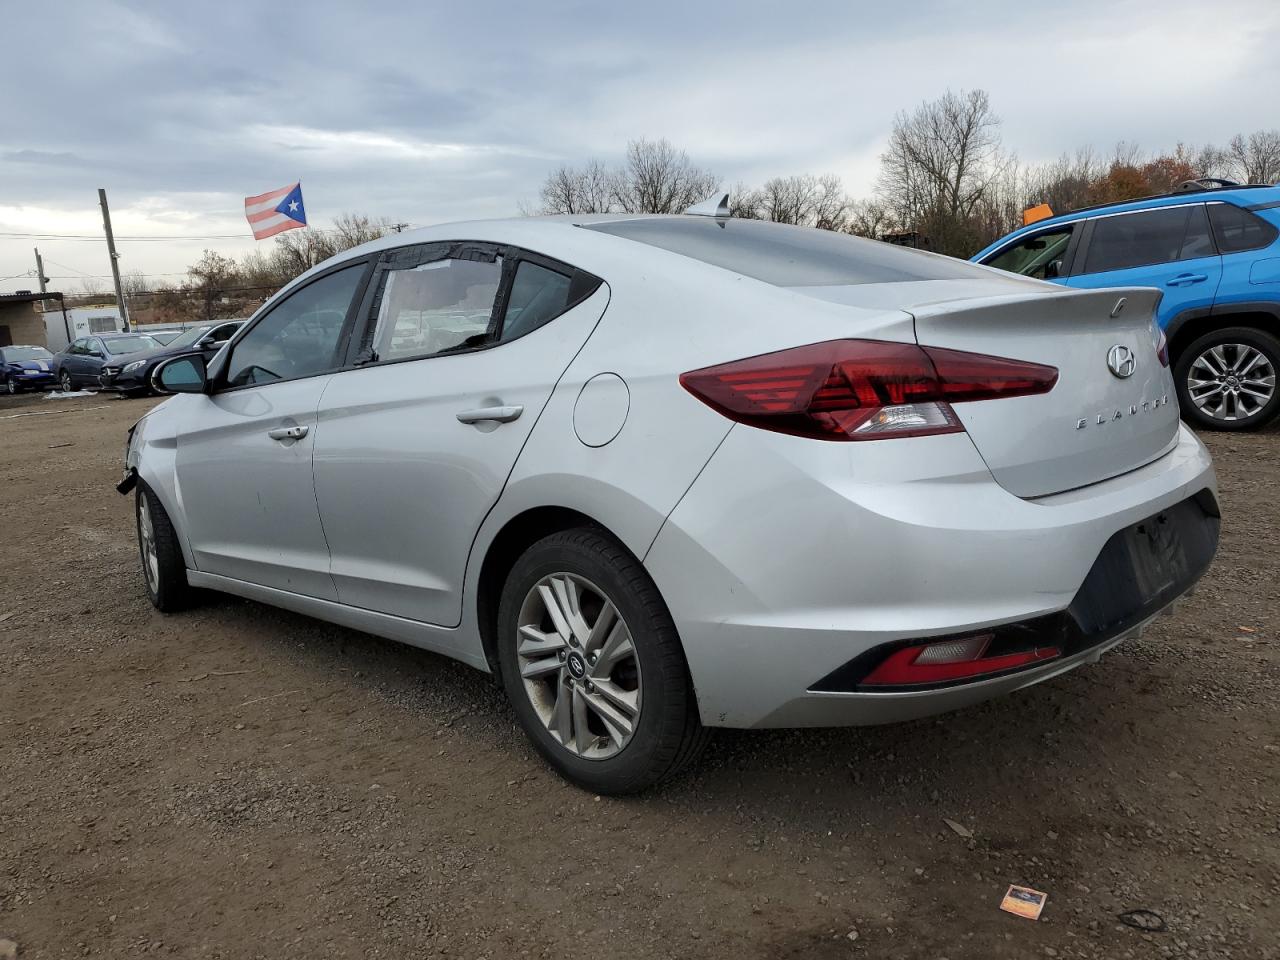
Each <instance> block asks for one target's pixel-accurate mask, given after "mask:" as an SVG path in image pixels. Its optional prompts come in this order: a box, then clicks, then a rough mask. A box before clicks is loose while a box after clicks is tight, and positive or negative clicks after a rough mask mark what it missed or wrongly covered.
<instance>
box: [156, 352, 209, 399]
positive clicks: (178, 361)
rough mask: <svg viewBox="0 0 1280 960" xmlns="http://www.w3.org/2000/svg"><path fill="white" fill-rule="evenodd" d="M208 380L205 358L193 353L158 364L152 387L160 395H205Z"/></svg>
mask: <svg viewBox="0 0 1280 960" xmlns="http://www.w3.org/2000/svg"><path fill="white" fill-rule="evenodd" d="M208 379H209V376H208V372H207V370H206V368H205V360H204V357H203V356H201V355H200V354H198V353H191V354H183V355H182V356H180V357H173V358H172V359H169V360H166V361H164V362H163V363H161V364H158V365H157V366H156V368H155V370H154V371H153V372H152V374H151V386H152V387H154V388H155V390H156V391H157V392H158V393H204V388H205V384H206V383H207V382H208Z"/></svg>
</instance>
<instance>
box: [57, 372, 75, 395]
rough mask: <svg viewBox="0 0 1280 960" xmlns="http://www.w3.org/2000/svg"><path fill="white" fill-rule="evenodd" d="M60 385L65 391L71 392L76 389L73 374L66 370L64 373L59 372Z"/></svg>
mask: <svg viewBox="0 0 1280 960" xmlns="http://www.w3.org/2000/svg"><path fill="white" fill-rule="evenodd" d="M58 385H59V386H60V387H62V392H63V393H70V392H71V391H72V390H74V389H75V384H73V383H72V382H71V374H70V373H68V372H67V371H66V370H63V371H62V373H60V374H58Z"/></svg>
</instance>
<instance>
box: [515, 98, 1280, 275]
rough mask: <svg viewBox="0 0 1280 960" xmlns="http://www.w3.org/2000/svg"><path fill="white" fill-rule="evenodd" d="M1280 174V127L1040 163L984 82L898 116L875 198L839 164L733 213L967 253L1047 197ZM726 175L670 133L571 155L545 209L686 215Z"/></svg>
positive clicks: (1112, 194)
mask: <svg viewBox="0 0 1280 960" xmlns="http://www.w3.org/2000/svg"><path fill="white" fill-rule="evenodd" d="M1202 177H1218V178H1222V179H1228V180H1236V181H1239V182H1241V183H1276V182H1277V181H1280V130H1259V131H1257V132H1255V133H1252V134H1248V135H1244V134H1240V135H1238V136H1235V137H1233V138H1232V139H1231V140H1230V142H1228V143H1227V144H1226V145H1225V146H1213V145H1209V146H1205V147H1201V148H1192V147H1188V146H1187V145H1185V144H1179V145H1178V146H1177V147H1176V148H1174V150H1172V151H1170V152H1166V153H1159V154H1154V155H1148V154H1146V153H1145V152H1144V151H1143V150H1141V149H1140V148H1139V147H1138V146H1137V145H1135V144H1129V143H1120V144H1117V145H1116V147H1115V148H1114V150H1113V151H1112V152H1111V153H1110V154H1108V155H1101V154H1099V153H1097V152H1095V151H1094V149H1093V148H1091V147H1085V148H1082V149H1080V150H1078V151H1077V152H1076V153H1074V154H1071V155H1065V156H1062V157H1060V158H1059V159H1057V160H1055V161H1052V162H1049V163H1041V164H1026V163H1022V162H1020V161H1019V160H1018V158H1017V156H1016V154H1014V153H1013V152H1011V151H1009V150H1008V149H1006V147H1005V145H1004V142H1003V139H1002V136H1001V121H1000V117H999V116H998V115H997V114H996V113H995V111H994V109H993V108H992V106H991V100H990V97H989V96H988V95H987V93H986V92H985V91H982V90H972V91H961V92H958V93H956V92H951V91H948V92H947V93H945V94H943V95H942V96H941V97H939V98H937V99H936V100H931V101H927V102H925V103H922V104H920V105H919V106H918V107H916V108H915V109H913V110H907V111H902V112H900V113H898V114H897V116H896V117H895V118H894V122H893V128H892V131H891V133H890V136H889V142H888V146H887V147H886V149H885V151H884V153H883V154H882V155H881V157H880V171H879V175H878V177H877V180H876V184H875V189H874V190H873V192H872V193H871V195H870V196H868V197H864V198H857V199H855V198H853V197H852V196H850V195H849V193H848V192H847V191H846V190H845V188H844V185H843V183H842V182H841V180H840V178H839V177H838V176H836V175H835V174H830V173H828V174H822V175H814V174H797V175H789V176H777V177H772V178H770V179H769V180H766V181H765V182H764V183H763V184H760V185H759V186H752V185H749V184H743V183H738V184H735V185H734V186H732V187H730V188H729V190H728V192H729V201H730V208H731V213H732V215H733V216H735V217H749V218H753V219H758V220H772V221H775V222H778V223H790V224H799V225H802V226H810V227H818V228H821V229H826V230H840V231H844V232H847V233H853V234H857V235H859V236H865V237H872V238H875V239H892V240H895V241H898V242H906V243H911V244H913V245H917V246H922V247H925V248H927V249H930V250H935V251H937V252H939V253H945V254H949V255H951V256H957V257H969V256H971V255H973V254H974V253H976V252H977V251H978V250H980V249H981V248H982V247H984V246H986V245H987V244H988V243H990V242H991V241H992V240H995V239H997V238H998V237H1001V236H1003V235H1004V234H1006V233H1008V232H1009V231H1011V230H1014V229H1016V228H1017V227H1020V226H1022V213H1023V211H1024V210H1026V209H1027V208H1029V207H1033V206H1036V205H1038V204H1041V203H1047V204H1049V206H1050V207H1051V208H1052V209H1053V211H1054V212H1055V213H1065V212H1067V211H1069V210H1074V209H1078V208H1080V207H1083V206H1089V205H1091V204H1096V203H1109V202H1111V201H1114V200H1124V199H1130V198H1135V197H1141V196H1146V195H1150V194H1156V193H1165V192H1167V191H1169V190H1172V189H1173V188H1175V187H1176V186H1177V185H1178V184H1180V183H1183V182H1185V181H1187V180H1193V179H1198V178H1202ZM722 184H723V180H722V179H721V178H720V177H719V176H718V175H717V174H716V173H715V172H714V171H712V170H710V169H708V168H706V167H702V166H699V165H697V164H696V163H694V162H693V161H691V160H690V158H689V156H688V155H687V154H686V153H685V152H684V151H683V150H680V149H678V148H676V147H675V146H673V145H672V144H671V143H669V142H668V141H666V140H645V139H639V140H633V141H631V142H630V143H629V144H628V145H627V150H626V154H625V155H624V157H623V159H622V161H621V163H619V164H616V165H610V164H608V163H606V162H604V161H601V160H588V161H587V162H586V163H584V164H581V165H577V166H574V165H568V164H566V165H562V166H560V167H558V168H556V169H555V170H553V171H552V172H551V173H550V174H548V176H547V178H546V180H545V181H544V182H543V184H542V188H541V191H540V201H541V203H540V207H539V209H538V210H537V212H539V213H549V214H556V213H560V214H563V213H568V214H584V213H679V212H681V211H682V210H684V209H686V208H687V207H689V206H691V205H692V204H694V203H697V202H698V201H700V200H704V199H706V198H707V197H708V196H710V195H711V194H712V193H713V192H714V191H716V190H717V189H719V188H720V187H721V185H722Z"/></svg>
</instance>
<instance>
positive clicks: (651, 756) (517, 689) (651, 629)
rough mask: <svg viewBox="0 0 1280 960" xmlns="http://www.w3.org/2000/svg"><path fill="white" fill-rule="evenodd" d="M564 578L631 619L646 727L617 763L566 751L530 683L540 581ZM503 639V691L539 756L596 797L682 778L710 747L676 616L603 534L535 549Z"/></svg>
mask: <svg viewBox="0 0 1280 960" xmlns="http://www.w3.org/2000/svg"><path fill="white" fill-rule="evenodd" d="M559 573H564V574H570V575H574V576H578V577H582V578H585V579H586V580H589V581H591V583H592V584H594V585H597V586H598V587H599V588H600V590H601V591H602V593H603V595H604V596H606V597H607V598H608V600H609V601H610V602H611V603H612V604H613V605H614V606H615V607H616V609H617V612H618V614H619V615H620V616H621V618H622V620H623V621H625V623H626V625H627V628H628V630H629V632H630V634H631V642H632V645H633V647H634V649H635V657H636V659H637V661H638V665H639V677H638V680H637V682H638V686H639V691H640V692H639V696H640V704H641V708H640V711H639V719H638V720H637V721H636V722H635V726H634V731H633V733H632V734H631V737H630V739H629V740H628V741H627V742H626V744H625V745H624V746H623V747H622V748H621V750H620V751H619V752H617V753H616V754H614V755H613V756H611V757H609V758H607V759H588V758H586V757H583V756H579V755H577V754H576V753H574V752H572V751H570V750H569V749H568V748H566V747H565V746H563V745H562V744H561V742H560V740H559V739H557V738H556V737H555V736H553V735H552V733H551V732H550V730H548V728H547V725H546V724H545V723H544V722H543V720H542V719H541V717H540V716H539V714H538V712H537V710H536V709H535V707H534V705H533V702H532V700H531V698H530V694H529V693H528V692H527V691H526V689H525V684H524V680H523V678H522V677H521V675H520V666H519V659H518V655H517V652H516V648H517V643H518V617H519V615H520V611H521V607H522V605H523V604H524V602H525V598H526V596H527V595H528V594H529V593H530V591H531V590H533V588H534V586H535V585H536V584H538V582H539V581H540V580H542V579H543V578H544V577H546V576H549V575H552V574H559ZM498 631H499V632H498V659H499V666H500V669H501V673H502V679H503V686H504V687H505V688H506V692H507V696H508V697H509V698H510V700H511V703H512V705H513V707H514V708H515V712H516V716H517V718H518V719H519V721H520V725H521V726H522V727H523V728H524V730H525V733H526V734H527V735H528V736H529V739H530V740H532V741H533V743H534V745H535V746H536V747H537V749H538V752H539V753H541V754H542V756H543V757H544V758H545V759H546V760H547V762H548V763H549V764H550V765H551V766H552V767H554V768H555V769H556V770H557V771H558V772H559V773H560V774H561V775H562V776H563V777H564V778H565V779H567V780H569V781H570V782H572V783H574V784H577V785H578V786H580V787H582V788H584V789H586V790H590V791H592V792H593V793H600V794H614V795H616V794H627V793H635V792H638V791H640V790H644V789H646V788H648V787H651V786H653V785H654V784H656V783H658V782H659V781H662V780H665V779H667V778H669V777H671V776H674V775H675V774H677V773H678V772H680V771H681V770H682V769H683V768H685V767H686V766H688V765H689V764H690V763H691V762H693V760H695V759H696V758H697V756H698V754H700V753H701V752H702V750H703V748H704V747H705V746H706V743H707V741H708V739H709V731H707V730H706V729H704V728H703V726H702V725H701V723H700V722H699V720H698V710H697V702H696V698H695V696H694V691H693V684H692V682H691V681H690V679H689V670H688V666H687V665H686V663H685V658H684V649H683V648H682V647H681V645H680V638H679V636H678V635H677V633H676V628H675V624H674V623H673V622H672V619H671V614H670V613H669V612H668V610H667V607H666V604H665V603H664V602H663V600H662V597H661V595H660V594H659V593H658V588H657V587H656V586H655V585H654V583H653V581H652V580H651V579H650V577H649V575H648V573H646V572H645V569H644V567H643V566H641V565H640V563H639V561H637V560H636V559H635V557H633V556H632V555H631V554H630V553H628V552H627V551H626V550H625V549H624V548H623V547H622V546H621V545H619V544H618V543H617V542H616V541H614V540H613V539H611V538H610V537H608V536H607V535H606V534H605V533H604V532H603V531H600V530H596V529H592V528H587V527H583V528H578V529H573V530H565V531H562V532H560V533H555V534H552V535H551V536H548V537H546V538H544V539H542V540H539V541H538V542H537V543H535V544H533V546H531V547H529V549H528V550H526V551H525V552H524V554H523V555H522V556H521V557H520V559H519V560H517V561H516V563H515V566H513V567H512V569H511V572H510V573H509V574H508V576H507V581H506V584H505V585H504V587H503V590H502V598H501V601H500V602H499V605H498ZM592 662H593V663H594V662H595V660H594V658H592ZM553 682H554V681H553Z"/></svg>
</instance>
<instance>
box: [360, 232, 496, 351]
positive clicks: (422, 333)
mask: <svg viewBox="0 0 1280 960" xmlns="http://www.w3.org/2000/svg"><path fill="white" fill-rule="evenodd" d="M501 285H502V258H501V257H497V256H496V257H494V258H493V259H491V260H470V259H454V258H451V257H446V258H444V259H441V260H432V261H430V262H428V263H419V264H416V265H415V266H412V267H407V268H404V269H391V270H387V272H386V273H384V274H383V283H382V288H381V290H380V291H379V299H378V301H377V310H378V313H377V324H376V326H375V328H374V334H373V354H372V357H371V359H373V360H407V359H409V358H412V357H430V356H434V355H435V354H437V353H445V352H446V351H452V350H460V349H468V348H470V347H475V346H480V345H481V344H483V343H484V342H485V341H486V340H487V339H488V334H489V326H490V323H491V321H492V318H493V305H494V302H495V301H496V300H497V298H498V288H499V287H500V286H501Z"/></svg>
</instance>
